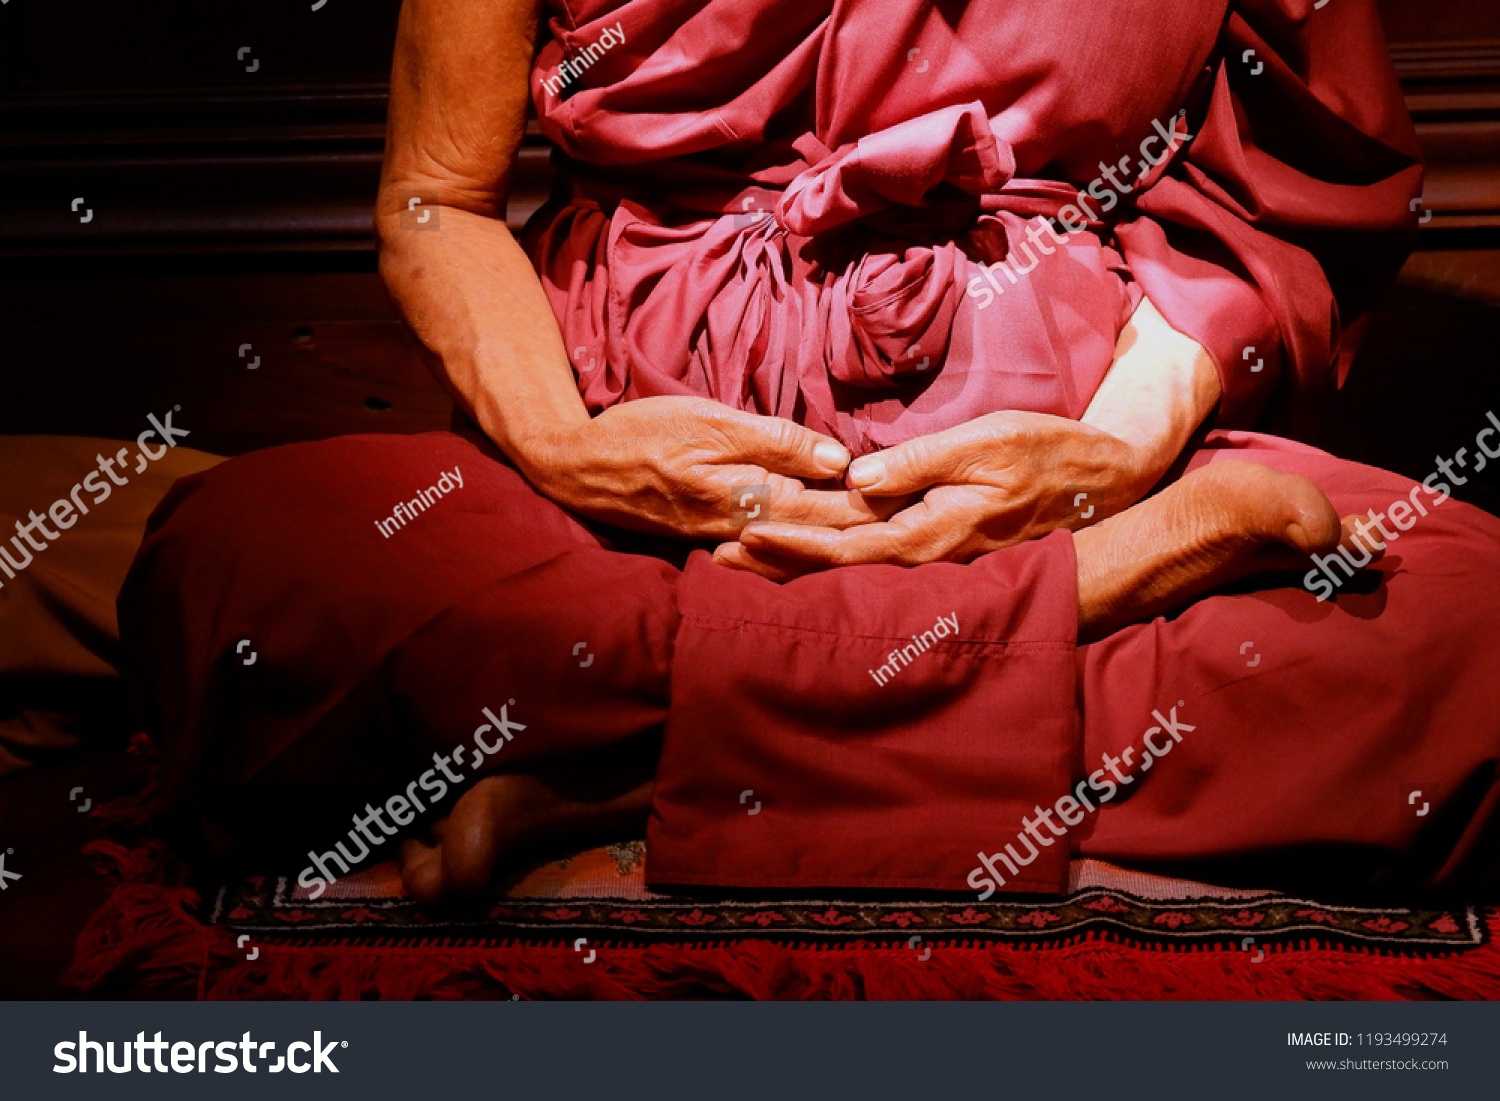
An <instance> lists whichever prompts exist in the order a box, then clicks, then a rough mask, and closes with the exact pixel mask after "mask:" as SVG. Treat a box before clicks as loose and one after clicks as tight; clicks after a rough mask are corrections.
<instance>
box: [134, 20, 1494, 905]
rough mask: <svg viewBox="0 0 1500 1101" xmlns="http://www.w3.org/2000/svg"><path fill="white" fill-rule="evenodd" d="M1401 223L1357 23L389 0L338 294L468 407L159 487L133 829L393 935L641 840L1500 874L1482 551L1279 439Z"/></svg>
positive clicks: (1382, 477) (796, 885)
mask: <svg viewBox="0 0 1500 1101" xmlns="http://www.w3.org/2000/svg"><path fill="white" fill-rule="evenodd" d="M528 104H531V105H534V107H535V109H536V113H537V116H538V118H539V120H540V125H541V128H542V131H543V133H545V134H546V136H547V137H548V138H549V139H551V141H552V143H553V144H554V146H555V149H554V153H553V158H554V163H555V165H556V167H557V169H558V174H557V181H558V182H557V185H556V187H555V189H554V193H553V195H552V198H551V200H550V201H549V202H548V204H547V205H546V206H545V207H544V208H543V209H542V210H540V211H539V212H538V213H537V214H536V215H535V216H534V217H533V218H532V219H531V220H530V222H529V223H528V226H527V228H526V230H525V231H524V233H522V234H521V235H520V238H519V239H517V238H516V237H514V236H513V235H512V234H511V233H510V231H509V230H508V229H507V227H506V224H505V220H504V217H503V214H504V204H505V195H506V190H507V185H508V183H509V181H510V179H511V177H512V174H513V171H514V166H515V160H516V155H517V151H518V148H519V146H520V143H521V139H522V135H523V133H524V130H525V122H526V116H527V107H528ZM1420 187H1421V167H1420V158H1419V153H1418V149H1417V146H1416V142H1415V139H1414V135H1413V132H1412V128H1411V125H1410V121H1409V119H1408V118H1407V116H1406V114H1405V112H1404V108H1403V105H1402V101H1401V98H1400V94H1399V90H1398V88H1397V86H1396V84H1395V81H1394V78H1393V75H1392V73H1391V69H1390V65H1389V61H1388V59H1387V57H1386V54H1385V48H1384V42H1383V39H1382V36H1381V33H1380V30H1379V25H1378V22H1377V20H1376V16H1375V13H1374V10H1373V5H1372V4H1371V3H1369V2H1367V0H1338V2H1337V3H1334V4H1332V5H1325V6H1323V7H1321V8H1317V7H1315V6H1314V5H1313V4H1312V2H1311V0H1219V2H1216V3H1207V4H1205V3H1204V2H1203V0H1162V2H1161V3H1158V4H1155V5H1152V6H1151V7H1150V8H1149V9H1142V8H1141V6H1140V5H1136V4H1130V3H1126V2H1125V0H1095V2H1091V3H1089V4H1085V5H1074V6H1072V7H1067V8H1064V9H1060V8H1059V7H1058V6H1057V5H1056V4H1055V3H1046V2H1044V0H975V2H972V3H969V4H966V5H954V4H941V3H933V2H931V0H865V2H860V3H832V2H830V0H795V2H794V0H624V2H620V0H608V2H606V0H574V2H572V3H568V4H563V3H561V2H560V0H548V2H547V3H545V4H544V3H543V2H542V0H407V3H406V5H405V6H404V8H403V10H402V15H401V22H400V30H399V38H398V43H397V48H396V57H395V64H394V70H393V77H392V89H391V102H390V122H389V136H388V147H387V155H386V161H385V169H384V176H383V180H382V185H381V191H380V198H379V204H378V211H377V228H378V232H379V236H380V243H381V253H380V265H381V272H382V274H383V276H384V278H385V280H386V283H387V285H388V286H389V288H390V290H391V293H392V295H393V297H394V298H395V300H396V302H397V303H398V304H399V306H400V308H401V309H402V311H403V312H404V314H405V316H406V317H407V319H408V320H409V322H410V324H411V326H412V328H413V330H414V331H415V332H416V333H417V335H418V336H419V337H420V338H421V340H422V342H423V343H424V344H425V346H426V347H427V348H428V349H429V350H430V351H431V353H432V354H433V357H434V363H435V365H436V370H437V372H438V376H439V377H440V378H441V379H442V380H443V381H444V383H445V384H446V385H447V387H448V388H449V390H450V391H451V393H452V394H453V397H454V400H455V402H456V403H457V405H458V407H459V409H460V410H461V411H462V412H463V414H464V415H465V416H466V417H467V418H468V421H469V426H468V427H467V428H464V429H460V430H457V431H454V432H444V433H431V434H427V435H421V436H414V437H390V436H378V437H376V436H367V437H347V438H342V439H334V440H325V441H320V442H316V443H305V444H296V445H292V446H288V447H282V448H275V449H271V450H268V451H262V452H257V453H252V454H249V455H245V456H242V457H240V458H237V459H234V460H232V461H230V462H227V463H224V464H222V465H221V466H219V467H216V468H215V469H213V470H211V471H207V472H205V473H203V474H199V475H195V476H193V477H191V478H187V479H184V480H182V481H181V482H179V483H178V484H177V485H176V486H175V487H174V489H173V491H172V493H171V494H170V495H169V496H168V498H167V499H166V500H165V501H164V502H163V504H162V506H161V507H160V509H159V510H158V512H157V513H156V515H155V517H154V518H153V521H152V525H151V528H150V530H149V532H148V535H147V538H146V540H145V543H144V545H143V547H142V549H141V552H140V555H139V557H138V559H137V561H136V563H135V566H134V568H133V570H132V572H131V576H130V578H129V580H128V582H127V584H126V587H125V590H124V592H123V593H122V595H121V598H120V615H121V624H122V631H123V633H124V637H125V641H126V649H127V652H128V653H129V654H130V655H131V658H130V660H131V662H132V668H131V671H130V672H131V676H132V681H133V683H134V685H135V687H136V690H137V695H138V698H139V700H140V704H141V708H142V711H143V713H144V716H145V721H146V724H147V727H148V729H149V730H150V731H151V732H152V733H153V734H154V735H155V736H156V737H157V738H158V740H159V741H160V742H161V744H162V746H163V750H164V760H163V774H162V785H161V792H162V809H163V810H164V811H166V812H168V813H169V814H171V815H173V816H175V817H176V819H177V820H179V821H181V822H183V823H185V824H187V825H188V826H189V827H190V828H191V830H192V831H193V833H194V835H195V836H198V837H200V838H202V839H204V840H206V841H207V842H208V844H209V845H211V846H212V848H213V849H214V850H215V851H218V852H220V853H232V852H239V853H251V852H262V853H264V852H271V851H280V852H285V853H288V854H293V855H295V856H296V857H297V858H298V859H299V860H301V861H302V862H303V863H305V864H307V870H306V871H305V872H304V876H303V878H301V879H300V880H299V882H301V883H302V885H303V886H304V887H309V886H312V885H313V884H314V883H315V882H316V883H318V884H320V885H321V884H327V883H328V882H329V881H331V880H332V879H336V878H338V877H339V876H341V875H343V874H348V873H349V872H351V871H352V870H354V868H355V867H356V866H358V865H359V863H360V862H361V861H362V860H365V859H367V858H369V857H370V856H371V854H372V853H373V852H374V851H375V850H377V849H378V848H379V847H380V846H381V844H383V843H385V842H386V841H387V839H388V840H389V843H390V844H391V845H392V846H393V847H394V846H397V845H399V855H400V860H401V865H402V875H403V878H404V880H405V883H406V885H407V888H408V889H409V890H410V891H411V893H413V894H414V895H416V896H417V897H419V898H422V899H437V898H442V897H447V896H458V895H465V894H475V893H478V892H482V891H483V890H485V889H486V887H487V885H488V884H489V883H490V882H491V881H492V878H493V877H494V875H495V872H496V869H497V868H499V867H503V866H504V865H505V864H506V862H507V861H509V860H510V859H511V858H512V857H513V856H514V855H515V854H516V853H518V852H520V851H521V850H523V849H525V848H527V847H529V846H531V845H534V844H536V843H539V842H549V841H558V840H561V839H569V838H582V837H584V836H586V835H593V834H599V833H609V832H615V831H630V830H639V829H640V828H641V827H642V826H643V825H644V826H645V827H646V831H647V843H648V861H647V875H648V880H649V881H650V882H652V883H653V884H656V885H660V886H663V887H670V886H673V885H711V886H716V887H723V888H737V889H763V890H779V891H804V890H818V889H827V888H839V889H844V888H873V889H885V890H900V891H912V890H923V891H970V892H978V893H979V897H981V898H983V897H989V896H990V895H992V894H993V893H995V892H996V891H1022V892H1037V891H1042V892H1057V891H1060V890H1062V889H1064V887H1065V884H1066V879H1067V868H1068V863H1069V861H1070V860H1071V859H1074V858H1077V857H1083V856H1091V857H1098V858H1103V859H1108V860H1112V861H1117V862H1121V863H1125V864H1128V865H1131V866H1137V867H1145V868H1152V869H1157V870H1168V871H1178V872H1182V873H1185V874H1194V875H1197V876H1199V877H1200V878H1208V879H1216V880H1218V881H1221V882H1231V881H1236V880H1241V879H1249V880H1252V881H1254V882H1255V884H1256V885H1273V886H1276V885H1279V886H1292V885H1294V884H1297V883H1299V882H1304V881H1305V882H1309V883H1313V884H1316V885H1317V886H1318V887H1319V889H1321V890H1323V891H1324V892H1325V893H1327V892H1329V891H1340V890H1349V891H1371V890H1387V891H1392V892H1398V893H1399V892H1406V893H1407V894H1408V895H1409V894H1410V893H1411V892H1414V891H1417V890H1438V891H1443V890H1446V891H1475V890H1484V889H1489V888H1491V887H1492V886H1493V885H1494V882H1495V878H1496V868H1497V862H1496V859H1495V855H1496V849H1495V846H1496V842H1497V838H1500V824H1497V819H1496V806H1497V800H1500V789H1497V787H1496V780H1495V770H1494V761H1495V759H1496V755H1497V751H1500V701H1497V697H1496V690H1495V688H1494V687H1493V686H1494V685H1495V684H1496V683H1500V680H1497V674H1500V650H1497V649H1496V648H1494V647H1489V646H1484V645H1476V644H1475V640H1476V639H1483V638H1485V637H1488V636H1487V630H1488V628H1489V625H1490V624H1492V623H1493V622H1495V619H1496V614H1497V612H1500V585H1497V582H1496V572H1495V569H1494V564H1495V560H1496V553H1497V550H1500V522H1497V521H1496V520H1495V519H1494V518H1493V517H1490V516H1488V515H1486V514H1484V513H1482V512H1480V511H1478V510H1476V509H1474V508H1471V507H1468V506H1466V505H1463V504H1461V503H1459V502H1457V501H1453V500H1449V499H1448V497H1449V491H1450V490H1451V488H1452V487H1451V485H1449V484H1448V483H1447V482H1445V481H1438V480H1436V475H1435V476H1434V478H1432V479H1428V481H1427V482H1426V483H1424V484H1423V485H1417V484H1415V483H1412V482H1410V481H1409V480H1407V479H1405V478H1402V477H1400V476H1398V475H1395V474H1390V473H1386V472H1383V471H1379V470H1375V469H1371V468H1369V467H1364V466H1359V465H1356V464H1352V463H1348V462H1343V461H1341V460H1338V459H1336V458H1334V457H1332V456H1330V455H1327V454H1325V453H1323V452H1320V451H1317V450H1315V449H1313V448H1310V447H1307V446H1305V445H1302V444H1299V443H1295V442H1292V441H1291V440H1290V439H1289V438H1286V434H1296V433H1301V432H1305V431H1307V429H1308V427H1309V426H1310V425H1311V424H1313V423H1315V415H1316V411H1317V408H1318V406H1319V403H1320V402H1321V401H1322V400H1323V399H1324V398H1326V395H1327V393H1328V391H1329V390H1330V389H1331V388H1333V387H1334V386H1335V385H1337V384H1338V383H1339V382H1340V381H1342V377H1343V373H1344V371H1345V370H1346V369H1347V366H1348V363H1349V360H1350V358H1351V356H1352V353H1353V348H1354V343H1355V341H1354V334H1355V332H1356V330H1357V319H1358V318H1359V317H1360V316H1361V315H1362V314H1363V313H1364V312H1365V311H1366V310H1367V309H1368V307H1369V305H1370V303H1371V301H1372V298H1373V296H1374V295H1375V293H1377V292H1378V290H1379V289H1380V288H1381V286H1382V285H1383V284H1385V283H1386V282H1387V281H1388V280H1389V279H1390V277H1391V276H1392V274H1393V273H1394V272H1395V271H1396V270H1397V269H1398V267H1399V265H1400V263H1401V261H1402V259H1403V258H1404V256H1405V255H1406V252H1407V250H1408V249H1409V248H1410V246H1411V243H1412V240H1413V231H1414V227H1415V223H1416V217H1417V215H1416V213H1415V212H1414V211H1415V209H1416V206H1417V204H1416V202H1415V200H1417V198H1418V196H1419V194H1420ZM1484 427H1485V425H1484V423H1483V422H1482V421H1481V422H1480V423H1476V424H1475V425H1473V426H1472V428H1471V427H1470V426H1466V425H1462V424H1459V423H1455V425H1454V433H1455V443H1454V448H1453V452H1454V453H1455V454H1456V453H1457V452H1458V451H1459V448H1460V447H1461V446H1464V445H1466V444H1467V443H1468V441H1469V439H1470V437H1471V436H1472V435H1473V433H1474V431H1477V430H1480V429H1483V428H1484ZM1268 428H1274V429H1275V430H1276V431H1277V432H1279V433H1282V435H1273V434H1267V433H1266V432H1265V431H1264V429H1268ZM1253 429H1261V430H1262V431H1256V430H1253ZM1481 435H1482V433H1481ZM1466 450H1468V451H1469V452H1471V453H1472V454H1473V455H1474V457H1476V458H1478V456H1479V455H1480V454H1484V455H1488V454H1489V452H1488V451H1487V450H1485V449H1484V446H1483V445H1482V444H1480V443H1479V442H1477V441H1476V442H1475V443H1474V444H1472V445H1469V446H1468V447H1467V448H1466ZM1496 455H1500V448H1497V449H1496ZM1460 458H1462V456H1460ZM1396 502H1405V504H1404V506H1403V511H1400V512H1398V511H1397V508H1396ZM1418 507H1420V509H1421V512H1420V515H1417V512H1416V509H1417V508H1418ZM1377 516H1378V517H1380V518H1381V520H1380V521H1378V522H1377V521H1376V520H1375V519H1374V518H1375V517H1377ZM1397 516H1399V517H1400V520H1401V521H1403V522H1405V526H1399V525H1398V526H1399V531H1397V530H1391V529H1390V528H1388V527H1386V526H1382V525H1384V524H1385V523H1386V522H1387V521H1386V518H1387V517H1389V518H1390V522H1392V523H1394V522H1395V518H1396V517H1397ZM1341 518H1342V519H1341ZM1377 528H1378V530H1377ZM1330 563H1332V564H1330ZM1340 563H1344V564H1342V565H1340ZM1341 571H1342V572H1341ZM245 643H248V647H249V648H253V652H254V653H255V655H256V658H255V661H254V662H253V663H251V664H247V663H246V661H245V659H244V657H243V654H244V652H245V651H246V649H247V647H246V646H245V645H243V644H245ZM387 818H389V819H390V824H389V826H388V825H387V821H386V819H387ZM351 821H353V822H354V823H355V826H354V828H353V829H351V828H350V825H349V823H350V822H351ZM362 838H364V839H367V840H362ZM336 843H337V845H342V847H341V848H340V847H337V846H336ZM303 854H305V855H303ZM316 889H317V890H321V889H322V888H321V886H319V887H318V888H316Z"/></svg>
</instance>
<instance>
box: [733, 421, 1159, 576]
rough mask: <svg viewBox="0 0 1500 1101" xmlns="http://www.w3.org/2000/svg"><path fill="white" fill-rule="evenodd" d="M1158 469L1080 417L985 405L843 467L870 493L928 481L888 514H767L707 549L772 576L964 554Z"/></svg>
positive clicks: (1141, 490) (1123, 498)
mask: <svg viewBox="0 0 1500 1101" xmlns="http://www.w3.org/2000/svg"><path fill="white" fill-rule="evenodd" d="M1158 467H1161V469H1157V468H1158ZM1164 472H1165V467H1164V466H1161V463H1160V462H1159V460H1156V459H1155V458H1153V457H1148V456H1146V455H1144V454H1143V453H1142V452H1140V451H1138V450H1137V449H1136V448H1134V447H1132V446H1130V445H1129V444H1127V443H1125V442H1124V441H1122V440H1120V439H1117V438H1116V437H1114V436H1111V435H1109V434H1108V433H1106V432H1103V431H1101V430H1099V429H1097V428H1092V427H1090V426H1088V425H1085V424H1080V423H1079V422H1077V421H1072V420H1068V419H1066V418H1064V417H1054V416H1049V415H1047V414H1044V413H1024V412H1002V413H991V414H988V415H987V416H983V417H979V418H977V419H975V420H973V421H970V422H969V423H967V424H963V425H960V426H958V427H957V428H951V429H948V430H947V431H944V432H938V433H934V434H933V435H930V436H921V437H918V438H917V439H914V440H909V441H907V442H906V443H903V444H900V445H898V446H896V447H892V448H889V449H887V450H885V451H881V452H879V453H877V454H874V455H866V456H864V457H863V458H860V459H858V460H857V461H856V462H855V463H854V464H853V466H851V467H850V469H849V481H850V483H851V484H853V485H855V486H857V487H858V488H859V489H860V491H861V492H862V493H864V494H865V495H866V496H867V497H869V498H871V499H872V501H873V500H874V499H877V498H886V497H895V496H898V495H906V494H911V493H915V492H919V491H923V490H925V492H924V493H923V494H922V497H921V499H920V500H919V501H917V502H916V503H915V504H912V505H910V506H909V507H907V508H904V509H902V510H901V511H899V512H897V513H895V514H894V515H893V516H892V517H891V518H890V519H889V520H886V521H884V522H878V523H871V524H864V525H860V526H857V527H853V526H850V527H847V528H846V530H842V531H839V530H835V529H834V528H833V527H832V526H826V527H815V526H797V525H795V524H789V523H785V522H781V521H779V520H775V519H773V521H772V522H770V523H765V524H761V523H756V524H754V525H751V526H749V527H747V528H745V530H744V531H742V532H741V533H740V537H739V540H738V541H737V542H734V543H726V544H724V545H723V546H721V547H719V548H718V550H717V551H716V552H715V555H714V557H715V560H716V561H719V562H721V563H723V564H724V565H728V566H733V567H737V568H741V569H748V570H753V571H755V572H757V573H761V574H764V575H766V576H768V577H772V578H775V579H777V580H784V579H786V578H789V577H793V576H796V575H798V574H799V573H806V572H808V571H809V570H815V569H823V568H827V567H830V566H845V565H853V564H856V563H864V562H887V563H892V564H896V565H905V566H914V565H917V564H919V563H922V562H937V561H948V562H967V561H970V560H971V559H973V558H976V557H978V556H979V555H981V554H984V553H986V552H987V551H992V550H997V549H999V548H1001V547H1007V546H1010V545H1012V544H1014V543H1020V542H1023V541H1025V540H1028V539H1037V538H1040V537H1041V536H1043V535H1046V534H1047V533H1048V532H1050V531H1052V530H1054V529H1056V528H1060V527H1061V528H1070V529H1077V528H1081V527H1086V526H1088V525H1089V524H1093V523H1096V522H1098V521H1099V520H1102V519H1104V518H1105V517H1107V516H1112V515H1113V514H1115V513H1116V512H1120V511H1122V510H1123V509H1126V508H1128V507H1130V506H1131V505H1133V504H1134V503H1135V502H1136V501H1138V500H1139V499H1140V498H1141V497H1142V496H1144V495H1145V493H1146V492H1147V491H1148V490H1149V489H1150V488H1151V487H1152V486H1153V485H1154V484H1155V483H1156V481H1157V480H1158V479H1159V478H1160V477H1161V475H1162V474H1163V473H1164Z"/></svg>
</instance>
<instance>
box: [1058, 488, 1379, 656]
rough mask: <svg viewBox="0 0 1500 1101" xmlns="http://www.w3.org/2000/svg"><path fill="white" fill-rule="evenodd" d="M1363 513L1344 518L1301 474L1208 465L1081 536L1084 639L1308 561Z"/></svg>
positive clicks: (1077, 539) (1345, 535)
mask: <svg viewBox="0 0 1500 1101" xmlns="http://www.w3.org/2000/svg"><path fill="white" fill-rule="evenodd" d="M1356 519H1362V517H1350V518H1348V519H1345V520H1343V521H1340V520H1339V515H1338V512H1337V510H1335V509H1334V507H1333V505H1332V504H1331V503H1330V502H1329V500H1328V498H1327V497H1325V496H1324V495H1323V492H1322V490H1320V489H1319V488H1318V487H1317V486H1315V485H1314V484H1313V483H1312V482H1310V481H1308V480H1307V479H1306V478H1304V477H1302V476H1300V475H1297V474H1283V473H1281V472H1280V471H1278V470H1272V469H1271V468H1270V467H1268V466H1261V465H1259V464H1258V463H1250V462H1243V461H1240V460H1232V461H1226V462H1217V463H1211V464H1209V465H1208V466H1205V467H1200V468H1199V469H1197V470H1195V471H1193V472H1192V473H1190V474H1188V475H1186V476H1185V477H1183V478H1182V479H1181V480H1180V481H1177V482H1174V483H1173V484H1172V485H1170V486H1168V487H1167V488H1166V489H1164V490H1162V491H1161V492H1160V493H1158V494H1156V495H1155V496H1154V497H1150V498H1148V499H1146V500H1144V501H1141V502H1140V503H1138V504H1136V505H1133V506H1132V507H1130V508H1128V509H1126V510H1125V511H1124V512H1121V513H1117V514H1116V515H1114V516H1112V517H1110V518H1109V519H1108V520H1104V521H1102V522H1101V523H1098V524H1096V525H1094V526H1093V527H1090V528H1084V529H1083V530H1081V531H1079V532H1076V533H1075V534H1074V536H1073V545H1074V548H1075V550H1076V551H1077V555H1078V641H1079V642H1091V641H1094V640H1096V639H1100V638H1103V637H1104V636H1105V635H1108V634H1109V633H1110V632H1112V631H1114V630H1117V629H1118V628H1120V627H1123V626H1125V625H1126V624H1127V623H1137V622H1140V621H1142V620H1146V619H1150V618H1151V617H1152V616H1156V615H1160V614H1162V613H1163V612H1168V611H1171V610H1173V609H1175V608H1179V607H1182V606H1183V605H1185V604H1187V603H1188V602H1189V601H1191V600H1192V599H1193V598H1194V597H1197V596H1200V595H1201V594H1203V593H1205V592H1207V591H1209V590H1210V589H1213V588H1216V587H1218V586H1220V585H1223V584H1227V583H1228V582H1231V581H1235V580H1238V579H1239V578H1242V577H1245V576H1248V575H1250V574H1254V573H1261V572H1265V571H1269V570H1283V569H1293V570H1296V569H1306V568H1308V567H1309V566H1310V565H1311V563H1310V562H1309V560H1308V559H1309V556H1310V555H1313V554H1327V553H1329V552H1330V551H1332V550H1333V549H1334V547H1336V546H1339V545H1341V544H1343V545H1350V544H1349V540H1350V539H1351V538H1352V537H1353V533H1354V521H1355V520H1356ZM1361 557H1363V555H1361ZM1376 557H1377V558H1378V557H1379V555H1377V556H1376Z"/></svg>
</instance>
